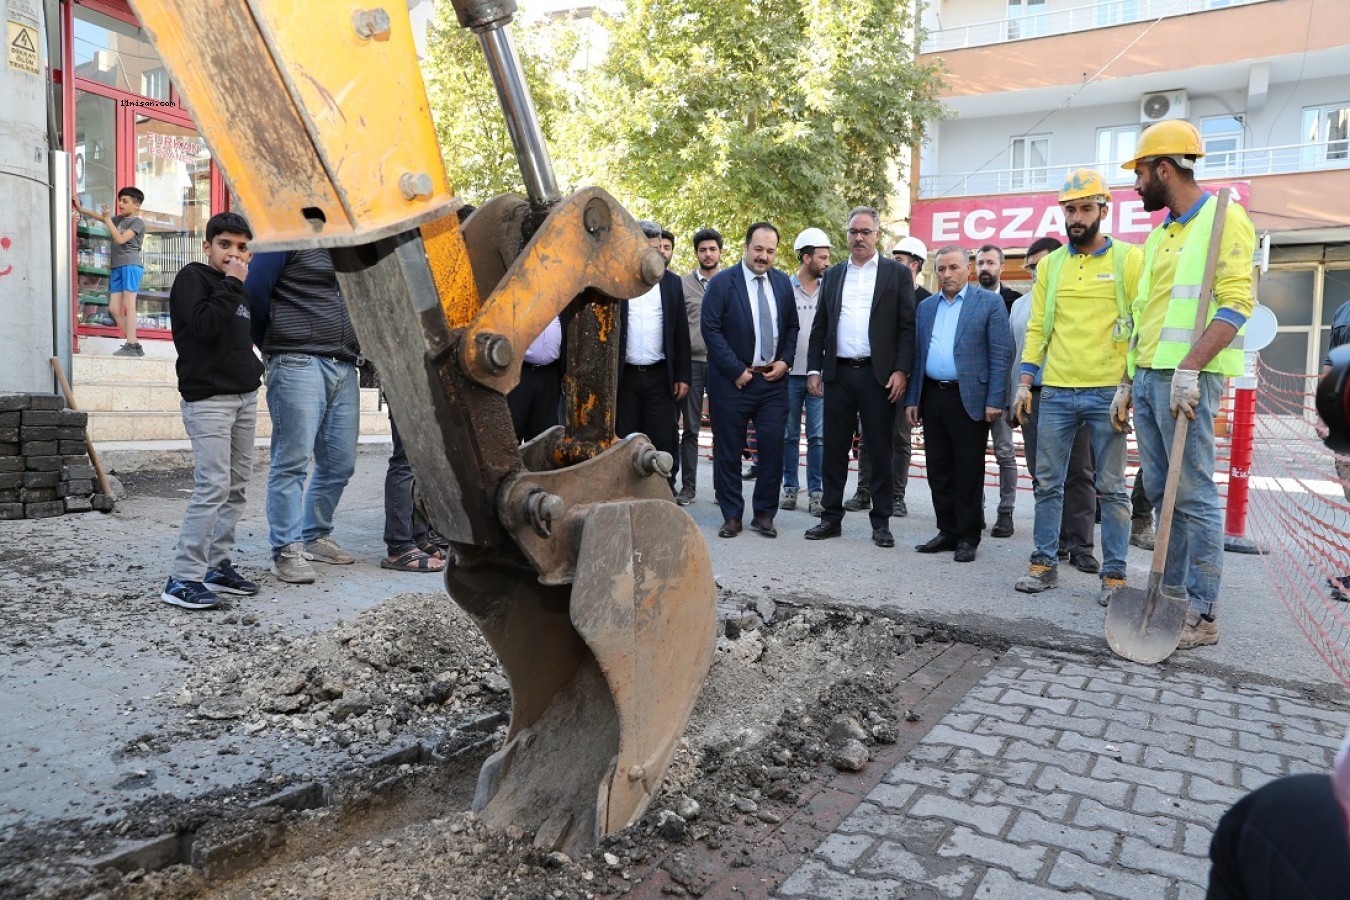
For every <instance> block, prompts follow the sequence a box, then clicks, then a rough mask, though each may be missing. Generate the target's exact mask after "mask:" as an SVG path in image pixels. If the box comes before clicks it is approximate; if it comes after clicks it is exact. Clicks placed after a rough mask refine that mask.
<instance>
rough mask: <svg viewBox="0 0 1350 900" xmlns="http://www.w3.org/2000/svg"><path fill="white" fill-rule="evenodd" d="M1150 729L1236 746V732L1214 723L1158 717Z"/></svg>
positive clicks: (1159, 732)
mask: <svg viewBox="0 0 1350 900" xmlns="http://www.w3.org/2000/svg"><path fill="white" fill-rule="evenodd" d="M1150 730H1151V731H1153V732H1155V733H1158V734H1180V735H1185V736H1187V737H1189V738H1193V739H1199V738H1203V739H1205V740H1208V741H1214V742H1215V743H1227V744H1228V745H1229V746H1230V747H1236V746H1237V732H1236V731H1234V730H1231V729H1223V728H1219V727H1217V726H1216V725H1196V724H1194V723H1191V722H1179V721H1177V720H1176V719H1159V720H1158V722H1157V723H1156V724H1155V725H1154V726H1153V727H1152V728H1151V729H1150Z"/></svg>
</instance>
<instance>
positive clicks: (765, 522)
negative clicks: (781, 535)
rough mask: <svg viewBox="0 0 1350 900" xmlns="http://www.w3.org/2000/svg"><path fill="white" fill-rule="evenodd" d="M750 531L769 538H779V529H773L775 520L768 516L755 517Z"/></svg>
mask: <svg viewBox="0 0 1350 900" xmlns="http://www.w3.org/2000/svg"><path fill="white" fill-rule="evenodd" d="M750 530H751V531H758V532H759V533H760V534H762V535H764V536H765V537H767V538H776V537H778V529H777V528H774V527H773V519H770V518H769V517H768V516H755V517H754V518H753V519H751V520H750Z"/></svg>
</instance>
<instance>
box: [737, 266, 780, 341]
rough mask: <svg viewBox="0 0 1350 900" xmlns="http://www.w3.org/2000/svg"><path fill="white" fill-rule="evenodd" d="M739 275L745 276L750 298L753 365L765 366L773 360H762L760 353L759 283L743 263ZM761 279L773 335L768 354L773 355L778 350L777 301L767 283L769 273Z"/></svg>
mask: <svg viewBox="0 0 1350 900" xmlns="http://www.w3.org/2000/svg"><path fill="white" fill-rule="evenodd" d="M741 274H743V275H744V276H745V290H746V292H747V293H748V294H749V296H750V319H751V322H752V324H753V325H754V329H755V362H754V365H756V366H767V365H768V364H769V363H771V362H773V361H774V358H773V357H772V356H770V357H769V358H768V359H764V358H763V354H762V353H761V352H760V346H759V283H756V281H755V278H756V277H758V276H756V275H755V273H754V272H752V271H750V267H749V266H747V265H746V264H745V263H744V262H742V263H741ZM763 278H764V281H763V285H764V296H765V297H766V298H767V299H768V301H769V331H770V332H771V333H772V334H773V346H772V347H770V348H769V352H770V353H773V352H776V351H777V349H778V301H777V300H775V299H774V296H773V284H772V283H771V282H770V281H769V273H768V272H765V273H764V275H763Z"/></svg>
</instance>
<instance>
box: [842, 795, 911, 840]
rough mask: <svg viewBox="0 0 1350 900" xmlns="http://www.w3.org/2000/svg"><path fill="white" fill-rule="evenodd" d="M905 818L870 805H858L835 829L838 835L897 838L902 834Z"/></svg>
mask: <svg viewBox="0 0 1350 900" xmlns="http://www.w3.org/2000/svg"><path fill="white" fill-rule="evenodd" d="M905 821H906V820H905V817H903V816H897V815H896V814H895V812H894V811H893V810H889V809H882V808H881V807H879V806H877V805H875V804H872V803H867V802H863V803H859V804H858V808H857V809H855V810H853V812H851V813H849V814H848V816H847V817H846V818H845V819H844V821H842V822H840V823H839V828H838V829H836V830H837V832H838V833H840V834H863V835H870V836H872V837H877V838H899V837H901V836H902V835H903V833H904V828H905Z"/></svg>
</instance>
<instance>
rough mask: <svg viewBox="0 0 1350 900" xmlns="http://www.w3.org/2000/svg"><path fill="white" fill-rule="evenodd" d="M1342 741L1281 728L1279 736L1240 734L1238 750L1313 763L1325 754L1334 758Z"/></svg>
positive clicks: (1241, 732)
mask: <svg viewBox="0 0 1350 900" xmlns="http://www.w3.org/2000/svg"><path fill="white" fill-rule="evenodd" d="M1281 738H1282V739H1281ZM1340 745H1341V743H1340V741H1338V740H1335V739H1333V738H1328V737H1322V736H1321V735H1316V736H1314V735H1312V734H1310V733H1309V732H1306V731H1301V730H1299V729H1295V728H1281V729H1280V734H1278V735H1258V734H1253V733H1252V732H1250V731H1239V732H1238V748H1239V749H1240V750H1244V751H1247V752H1249V753H1256V754H1264V753H1269V754H1278V755H1283V756H1298V757H1300V758H1302V759H1307V760H1309V761H1311V762H1316V761H1317V760H1319V759H1321V758H1322V757H1323V755H1324V754H1328V753H1329V754H1331V755H1332V756H1333V757H1334V756H1335V755H1336V751H1337V750H1339V749H1340Z"/></svg>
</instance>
